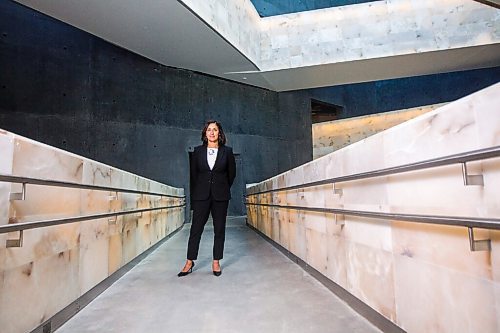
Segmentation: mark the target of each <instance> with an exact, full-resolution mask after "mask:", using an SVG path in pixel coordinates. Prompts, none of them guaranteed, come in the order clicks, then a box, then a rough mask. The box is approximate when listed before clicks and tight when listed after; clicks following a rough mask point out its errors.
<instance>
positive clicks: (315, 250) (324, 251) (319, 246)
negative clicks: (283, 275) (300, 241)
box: [305, 227, 328, 275]
mask: <svg viewBox="0 0 500 333" xmlns="http://www.w3.org/2000/svg"><path fill="white" fill-rule="evenodd" d="M305 231H306V260H305V261H306V262H307V263H308V264H309V265H311V266H312V267H313V268H315V269H316V270H317V271H319V272H320V273H321V274H323V275H326V272H327V269H328V243H327V237H326V233H325V232H319V231H317V230H316V229H311V228H307V227H306V230H305Z"/></svg>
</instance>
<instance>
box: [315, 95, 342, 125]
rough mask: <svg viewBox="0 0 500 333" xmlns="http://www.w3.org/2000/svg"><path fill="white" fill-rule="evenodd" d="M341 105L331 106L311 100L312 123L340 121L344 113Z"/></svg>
mask: <svg viewBox="0 0 500 333" xmlns="http://www.w3.org/2000/svg"><path fill="white" fill-rule="evenodd" d="M343 109H344V108H343V107H342V106H340V105H335V104H330V103H325V102H321V101H318V100H316V99H311V119H312V123H313V124H316V123H322V122H324V121H332V120H337V119H339V116H340V114H341V113H342V111H343Z"/></svg>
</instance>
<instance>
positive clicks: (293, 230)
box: [288, 210, 307, 261]
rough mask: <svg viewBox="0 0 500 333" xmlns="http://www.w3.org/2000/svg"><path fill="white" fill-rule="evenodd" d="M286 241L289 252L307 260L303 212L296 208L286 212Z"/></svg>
mask: <svg viewBox="0 0 500 333" xmlns="http://www.w3.org/2000/svg"><path fill="white" fill-rule="evenodd" d="M288 218H289V225H288V241H289V244H290V252H292V253H293V254H295V255H296V256H297V257H299V258H300V259H302V260H304V261H306V260H307V257H306V255H307V241H306V228H305V225H304V220H305V216H304V213H303V212H301V211H297V210H290V211H289V213H288Z"/></svg>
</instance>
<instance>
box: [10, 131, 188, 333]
mask: <svg viewBox="0 0 500 333" xmlns="http://www.w3.org/2000/svg"><path fill="white" fill-rule="evenodd" d="M0 151H1V155H0V172H1V173H3V174H11V175H16V176H25V177H30V178H42V179H50V180H59V181H68V182H73V183H81V184H89V185H99V186H108V187H116V188H122V189H132V190H141V191H152V192H156V193H162V194H171V195H183V194H184V191H183V189H178V188H173V187H170V186H167V185H163V184H160V183H157V182H154V181H152V180H149V179H145V178H142V177H139V176H137V175H133V174H130V173H127V172H124V171H122V170H119V169H116V168H113V167H110V166H107V165H104V164H102V163H98V162H95V161H92V160H88V159H86V158H83V157H81V156H77V155H74V154H70V153H68V152H65V151H62V150H59V149H56V148H53V147H50V146H47V145H44V144H40V143H37V142H35V141H32V140H29V139H26V138H23V137H20V136H17V135H15V134H13V133H9V132H6V131H2V130H0ZM11 191H13V192H17V191H20V185H18V184H10V183H5V182H0V225H5V224H7V223H9V220H10V222H11V223H16V222H25V221H37V220H45V219H57V218H63V217H73V216H81V215H91V214H99V213H108V212H112V211H122V210H127V209H139V208H149V207H160V206H167V205H177V204H180V202H181V201H182V200H181V199H177V198H166V197H160V196H152V195H139V194H130V193H123V192H110V191H98V190H79V189H71V188H63V187H50V186H35V185H27V193H26V200H24V201H17V200H16V201H9V194H10V192H11ZM183 221H184V213H183V208H175V209H169V210H161V211H154V212H149V213H143V214H142V215H139V214H130V215H125V216H121V217H118V218H116V219H114V218H111V219H96V220H90V221H84V222H78V223H70V224H66V225H60V226H51V227H45V228H38V229H31V230H27V231H25V232H24V239H23V246H22V247H19V248H6V242H5V240H6V239H7V238H9V239H13V238H15V237H16V236H17V234H16V233H11V234H8V235H5V234H2V235H0V327H1V329H0V331H1V332H2V333H17V332H27V331H31V330H32V329H33V328H35V327H37V326H38V325H40V324H41V323H43V322H44V321H45V320H47V319H48V318H50V317H51V316H53V315H54V314H55V313H57V312H58V311H60V310H61V309H63V308H64V307H65V306H67V305H69V304H70V303H71V302H73V301H75V300H76V299H77V298H78V297H80V296H81V295H83V294H84V293H85V292H87V291H88V290H90V289H91V288H93V287H94V286H96V285H97V284H98V283H99V282H101V281H102V280H104V279H105V278H106V277H108V276H109V275H111V274H112V273H113V272H115V271H116V270H118V269H119V268H120V267H122V266H123V265H125V264H126V263H128V262H129V261H130V260H132V259H134V258H135V257H136V256H137V255H139V254H140V253H142V252H144V251H145V250H146V249H148V248H149V247H151V246H152V245H154V244H155V243H156V242H158V241H159V240H161V239H163V238H164V237H165V236H167V235H168V234H170V233H171V232H173V231H175V230H176V229H178V228H179V227H180V226H181V225H182V223H183Z"/></svg>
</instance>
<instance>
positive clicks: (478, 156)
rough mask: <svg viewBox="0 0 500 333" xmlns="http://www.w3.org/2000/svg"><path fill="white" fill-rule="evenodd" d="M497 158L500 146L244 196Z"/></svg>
mask: <svg viewBox="0 0 500 333" xmlns="http://www.w3.org/2000/svg"><path fill="white" fill-rule="evenodd" d="M499 156H500V146H494V147H490V148H485V149H479V150H473V151H470V152H465V153H460V154H454V155H448V156H444V157H438V158H434V159H430V160H425V161H421V162H415V163H410V164H404V165H400V166H396V167H390V168H385V169H379V170H374V171H368V172H362V173H357V174H352V175H348V176H341V177H335V178H329V179H324V180H319V181H314V182H309V183H304V184H299V185H292V186H286V187H281V188H276V189H270V190H264V191H260V192H253V193H248V194H246V195H245V196H246V197H250V196H254V195H258V194H264V193H270V192H278V191H290V190H296V189H301V188H307V187H313V186H319V185H326V184H332V183H341V182H346V181H352V180H359V179H365V178H373V177H380V176H386V175H391V174H398V173H404V172H409V171H415V170H422V169H429V168H434V167H438V166H444V165H450V164H456V163H461V164H464V163H466V162H471V161H477V160H485V159H490V158H494V157H499Z"/></svg>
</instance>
